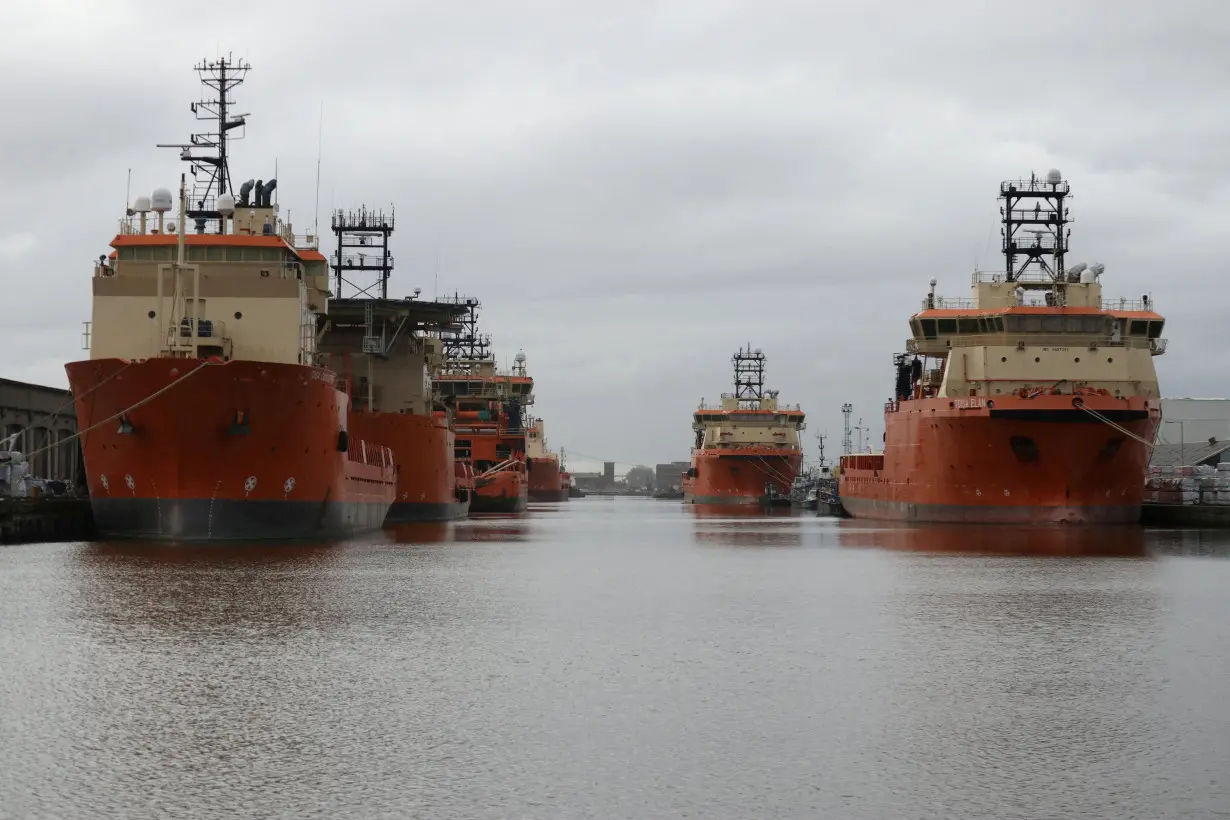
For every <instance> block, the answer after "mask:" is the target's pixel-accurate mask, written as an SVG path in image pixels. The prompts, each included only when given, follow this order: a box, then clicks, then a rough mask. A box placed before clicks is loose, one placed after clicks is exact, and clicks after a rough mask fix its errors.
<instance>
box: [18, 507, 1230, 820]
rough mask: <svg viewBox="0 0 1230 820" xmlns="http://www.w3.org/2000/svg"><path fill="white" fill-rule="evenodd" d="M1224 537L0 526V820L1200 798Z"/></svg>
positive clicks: (1162, 811) (602, 516) (687, 517)
mask: <svg viewBox="0 0 1230 820" xmlns="http://www.w3.org/2000/svg"><path fill="white" fill-rule="evenodd" d="M1228 559H1230V534H1222V533H1215V532H1172V531H1154V532H1145V531H1142V530H1139V529H1115V528H1103V529H1097V530H1093V529H1090V530H1085V529H1077V528H1068V529H1060V528H1053V529H1011V528H979V527H969V526H966V527H931V528H927V527H915V528H911V527H899V526H877V525H871V524H867V523H863V522H852V521H842V522H837V521H833V520H830V519H821V518H816V517H814V516H813V515H811V514H802V515H786V514H783V515H775V516H771V517H762V516H751V515H732V514H731V513H730V512H729V511H725V510H704V509H701V510H697V509H694V508H686V507H683V506H682V505H681V504H679V503H678V502H662V501H651V500H639V499H616V498H587V499H582V500H573V501H571V502H569V503H567V504H563V505H558V506H552V505H534V506H532V508H531V511H530V513H529V514H527V515H526V516H523V517H521V518H501V517H493V518H485V519H479V520H472V521H466V522H459V523H456V524H449V525H439V526H421V527H406V528H401V529H398V530H396V531H393V532H389V533H385V534H382V535H381V536H379V537H377V538H375V539H365V540H363V541H355V542H348V543H343V544H335V545H327V544H321V545H306V546H304V545H296V546H279V547H269V546H263V547H258V546H242V547H182V546H180V547H175V546H150V545H141V544H45V545H31V546H15V547H0V817H4V818H10V817H11V818H26V817H55V818H87V817H88V818H94V817H103V816H124V817H133V818H146V817H148V818H155V817H158V818H162V817H177V818H214V817H287V818H290V817H296V818H298V817H320V818H326V817H327V818H384V817H390V818H391V817H424V818H428V817H430V818H508V817H526V818H540V817H541V818H591V817H592V818H659V817H661V818H674V817H712V818H749V817H779V818H796V817H797V818H804V817H806V818H815V817H841V818H868V820H870V819H871V818H876V819H877V820H879V819H881V818H888V819H895V818H931V817H935V818H952V817H962V818H963V817H970V818H973V817H997V818H1031V820H1032V819H1033V818H1050V817H1054V818H1072V817H1090V818H1150V820H1155V819H1156V818H1210V817H1218V816H1226V817H1230V703H1228V699H1227V697H1226V692H1227V687H1228V686H1230V626H1228V624H1230V617H1228V616H1230V604H1228V603H1227V601H1228V596H1227V590H1230V560H1228Z"/></svg>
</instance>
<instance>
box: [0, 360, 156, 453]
mask: <svg viewBox="0 0 1230 820" xmlns="http://www.w3.org/2000/svg"><path fill="white" fill-rule="evenodd" d="M130 367H132V362H128V363H127V364H125V365H124V366H123V367H121V368H120V369H119V370H117V371H115V372H114V373H112V374H111V375H110V376H108V377H107V378H105V379H103V380H102V381H100V382H98V383H97V384H95V385H94V386H93V387H91V388H90V389H89V390H87V391H85V392H84V393H82V394H81V395H80V396H77V395H74V396H71V397H70V398H69V400H68V401H66V402H64V404H61V405H60V406H59V407H57V408H56V409H55V410H52V411H51V417H50V418H49V419H47V420H46V421H44V422H43V424H44V425H48V426H49V425H51V424H54V423H55V420H56V419H58V418H59V417H60V414H61V413H63V412H64V411H65V410H66V409H67V408H69V407H72V406H73V405H74V404H76V402H77V399H84V398H85V397H86V396H88V395H90V394H91V393H93V392H94V391H95V390H97V389H98V388H100V387H102V386H103V385H104V384H106V383H107V382H109V381H111V380H112V379H114V378H115V377H116V376H118V375H120V374H121V373H123V372H124V371H125V370H127V369H128V368H130ZM33 429H34V425H33V424H31V425H30V426H29V427H24V428H22V429H21V430H19V431H17V432H16V433H13V434H12V435H11V436H5V437H4V438H3V439H0V444H2V443H5V442H9V441H12V440H13V439H15V438H17V437H18V436H24V435H25V434H26V433H28V432H30V431H31V430H33ZM47 435H51V429H50V427H49V428H48V431H47ZM66 441H72V439H71V438H70V439H66ZM59 443H60V442H56V444H52V445H49V446H47V447H44V448H43V449H42V450H38V451H37V452H40V453H42V452H45V451H47V450H50V449H51V448H52V447H55V446H57V445H58V444H59Z"/></svg>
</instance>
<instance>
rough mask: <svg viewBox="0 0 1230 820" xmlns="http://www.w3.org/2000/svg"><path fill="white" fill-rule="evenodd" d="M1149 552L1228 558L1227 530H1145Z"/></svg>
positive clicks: (1229, 536) (1229, 555) (1229, 547)
mask: <svg viewBox="0 0 1230 820" xmlns="http://www.w3.org/2000/svg"><path fill="white" fill-rule="evenodd" d="M1147 532H1148V533H1149V552H1151V553H1154V554H1157V555H1203V556H1208V557H1211V558H1230V531H1228V530H1192V529H1182V530H1147Z"/></svg>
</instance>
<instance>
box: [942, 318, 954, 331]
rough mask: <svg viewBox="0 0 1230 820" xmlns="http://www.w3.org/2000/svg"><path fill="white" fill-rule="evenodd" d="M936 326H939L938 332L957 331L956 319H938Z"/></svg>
mask: <svg viewBox="0 0 1230 820" xmlns="http://www.w3.org/2000/svg"><path fill="white" fill-rule="evenodd" d="M938 326H939V331H940V333H956V332H957V320H956V319H940V320H939V322H938Z"/></svg>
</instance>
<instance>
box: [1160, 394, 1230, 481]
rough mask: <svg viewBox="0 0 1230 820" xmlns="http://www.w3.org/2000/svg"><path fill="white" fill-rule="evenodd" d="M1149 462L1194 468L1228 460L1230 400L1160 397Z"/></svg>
mask: <svg viewBox="0 0 1230 820" xmlns="http://www.w3.org/2000/svg"><path fill="white" fill-rule="evenodd" d="M1155 441H1156V445H1155V446H1154V448H1153V454H1152V456H1151V458H1150V459H1149V463H1150V464H1153V465H1155V466H1168V467H1180V466H1188V467H1194V466H1195V465H1197V464H1209V465H1213V464H1217V463H1218V462H1220V461H1230V399H1189V398H1174V399H1162V423H1161V425H1160V426H1159V427H1158V428H1157V438H1156V439H1155Z"/></svg>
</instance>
